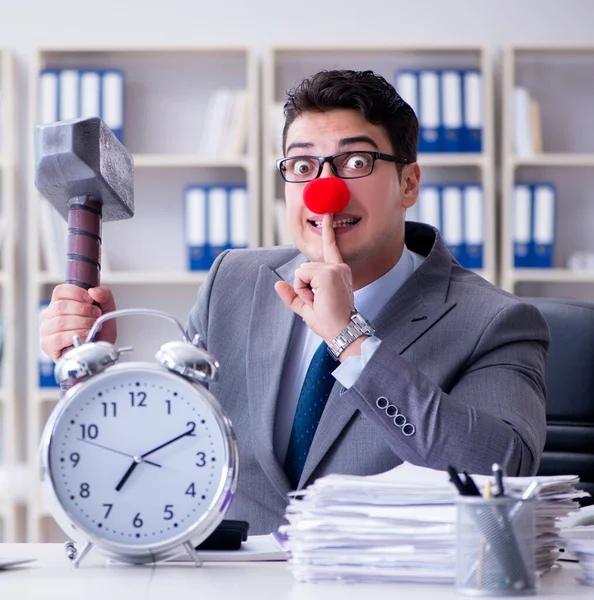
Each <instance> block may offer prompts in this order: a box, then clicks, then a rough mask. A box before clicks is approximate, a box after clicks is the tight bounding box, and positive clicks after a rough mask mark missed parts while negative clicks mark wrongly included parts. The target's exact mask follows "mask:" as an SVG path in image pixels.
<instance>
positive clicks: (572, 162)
mask: <svg viewBox="0 0 594 600" xmlns="http://www.w3.org/2000/svg"><path fill="white" fill-rule="evenodd" d="M592 77H594V44H521V45H510V46H506V47H505V48H504V50H503V79H502V84H503V85H502V90H503V115H502V117H503V118H502V124H503V136H502V165H501V173H502V210H501V215H502V223H501V286H502V287H504V288H505V289H507V290H509V291H511V292H514V293H516V294H518V295H523V296H572V297H575V298H579V299H581V300H590V301H592V300H594V262H593V263H592V266H591V267H589V266H587V261H583V262H582V265H583V266H584V268H580V269H575V268H574V269H572V268H570V267H569V266H568V265H569V264H570V262H571V260H572V257H573V258H574V259H575V253H576V252H583V253H586V255H587V256H590V255H591V256H593V257H594V254H592V253H594V241H593V238H592V234H591V219H592V216H594V215H593V213H592V209H591V206H592V205H593V202H594V191H593V190H594V175H593V173H594V170H593V167H594V122H593V121H592V118H591V102H590V98H591V92H590V89H589V87H588V82H589V81H591V79H592ZM518 86H519V87H521V88H524V89H526V90H527V91H528V92H529V94H530V96H531V97H532V98H534V99H535V101H536V102H537V103H538V106H539V111H538V112H539V120H538V121H537V122H536V123H535V124H534V123H532V124H531V125H532V128H531V129H529V131H528V132H527V134H526V136H525V137H528V138H530V141H532V142H534V140H535V139H537V138H538V137H540V138H541V139H542V148H538V144H534V143H532V144H531V147H532V148H533V150H534V148H536V149H535V151H532V152H528V153H526V152H521V153H519V152H518V149H519V148H522V147H523V146H522V142H521V139H520V140H519V139H518V137H519V136H520V133H519V131H521V130H522V118H521V114H522V112H521V111H518V109H517V107H516V108H514V89H515V88H516V87H518ZM527 182H547V183H551V184H552V185H553V186H554V187H555V190H556V202H555V210H554V214H553V218H554V221H553V222H554V242H553V252H552V266H551V267H545V268H530V267H522V268H518V267H516V262H515V256H514V242H515V241H517V240H518V239H521V238H518V236H519V235H520V233H518V228H520V229H521V227H520V226H519V225H518V219H517V218H516V217H517V215H516V212H515V211H516V208H515V202H516V200H515V199H514V187H515V185H516V184H521V183H527ZM532 218H534V215H533V217H532Z"/></svg>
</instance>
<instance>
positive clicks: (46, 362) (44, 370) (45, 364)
mask: <svg viewBox="0 0 594 600" xmlns="http://www.w3.org/2000/svg"><path fill="white" fill-rule="evenodd" d="M48 305H49V302H45V301H44V302H40V303H39V314H40V315H41V311H42V310H43V309H44V308H46V307H47V306H48ZM38 366H39V387H40V388H57V387H59V386H58V384H57V383H56V379H55V377H54V361H53V360H52V359H51V358H50V357H49V356H48V355H47V354H46V353H45V352H44V351H43V350H42V349H41V347H40V348H39V354H38Z"/></svg>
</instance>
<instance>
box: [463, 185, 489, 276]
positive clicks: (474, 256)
mask: <svg viewBox="0 0 594 600" xmlns="http://www.w3.org/2000/svg"><path fill="white" fill-rule="evenodd" d="M462 194H463V198H464V203H463V204H464V208H463V217H464V236H463V237H464V248H463V256H464V259H463V263H462V264H463V266H465V267H466V268H468V269H482V268H483V247H484V243H485V233H484V223H485V220H484V206H485V201H484V194H483V188H482V186H480V185H474V184H470V185H465V186H464V187H463V190H462Z"/></svg>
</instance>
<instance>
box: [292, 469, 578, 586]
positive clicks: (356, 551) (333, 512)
mask: <svg viewBox="0 0 594 600" xmlns="http://www.w3.org/2000/svg"><path fill="white" fill-rule="evenodd" d="M474 479H475V481H476V483H477V485H478V486H479V487H482V485H483V483H484V481H485V480H486V479H487V478H486V477H481V476H476V477H475V478H474ZM533 479H537V480H538V481H540V482H541V488H540V489H541V500H540V501H539V505H538V507H537V511H536V513H537V519H536V521H537V522H536V566H537V569H538V570H539V571H540V572H542V571H544V570H546V569H548V568H550V567H551V566H552V564H553V563H554V562H555V560H556V559H557V558H558V555H559V547H560V546H561V545H562V544H561V540H560V537H559V529H558V527H557V525H556V522H557V520H558V519H559V518H561V517H563V516H566V515H567V514H568V513H569V512H571V511H573V510H577V509H578V507H577V505H576V503H575V502H574V501H573V500H574V499H575V498H577V497H580V496H585V495H587V494H586V493H585V492H582V491H580V490H577V489H576V488H575V487H574V484H575V483H577V481H578V477H574V476H561V477H538V478H506V479H505V480H504V482H505V484H506V493H507V494H509V495H520V494H521V493H522V491H523V490H524V489H526V488H527V487H528V485H529V484H530V483H531V482H532V481H533ZM456 495H457V492H456V490H455V488H454V486H453V485H452V484H451V483H450V482H449V477H448V474H447V473H445V472H442V471H434V470H432V469H424V468H421V467H414V466H412V465H409V464H406V463H405V464H404V465H401V466H399V467H397V468H396V469H393V470H392V471H388V472H387V473H382V474H380V475H374V476H370V477H357V476H350V475H329V476H327V477H322V478H320V479H318V480H317V481H316V482H315V483H314V484H313V485H311V486H310V487H308V488H307V489H306V490H304V491H302V492H299V493H295V494H294V497H292V498H291V501H290V503H289V506H288V508H287V512H286V515H285V516H286V519H287V521H288V522H289V524H288V525H285V526H283V527H282V528H281V533H282V534H284V535H285V536H286V538H287V541H286V544H285V547H286V549H287V550H288V551H289V553H290V559H289V560H290V565H291V568H292V570H293V573H294V575H295V577H296V578H297V579H299V580H301V581H319V580H326V579H330V580H344V581H424V582H431V581H432V582H453V580H454V576H455V524H456V507H455V504H454V502H455V499H456Z"/></svg>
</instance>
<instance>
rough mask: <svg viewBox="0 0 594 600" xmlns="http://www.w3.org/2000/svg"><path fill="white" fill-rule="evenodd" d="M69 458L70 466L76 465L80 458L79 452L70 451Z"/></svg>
mask: <svg viewBox="0 0 594 600" xmlns="http://www.w3.org/2000/svg"><path fill="white" fill-rule="evenodd" d="M70 460H71V462H72V468H74V467H76V465H77V464H78V461H79V460H80V454H79V453H78V452H71V453H70Z"/></svg>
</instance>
